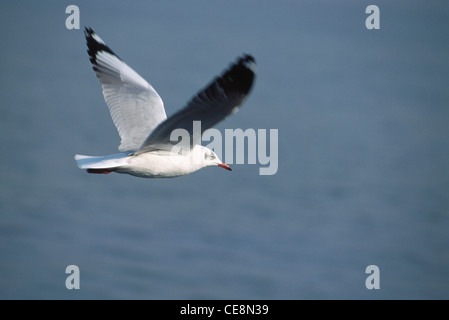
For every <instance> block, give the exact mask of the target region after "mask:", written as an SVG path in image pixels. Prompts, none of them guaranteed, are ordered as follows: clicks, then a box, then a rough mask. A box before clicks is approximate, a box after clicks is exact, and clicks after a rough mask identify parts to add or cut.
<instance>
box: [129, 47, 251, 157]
mask: <svg viewBox="0 0 449 320" xmlns="http://www.w3.org/2000/svg"><path fill="white" fill-rule="evenodd" d="M255 72H256V63H255V60H254V58H253V57H252V56H250V55H244V56H242V57H240V58H238V60H237V61H236V62H235V63H233V64H232V65H231V66H230V67H229V68H228V69H227V70H225V71H224V72H223V73H222V74H221V75H220V76H218V77H216V78H215V79H214V80H213V81H212V82H211V83H210V84H209V85H208V86H206V87H205V88H204V89H203V90H201V91H199V92H198V93H197V94H196V95H195V96H194V97H193V98H192V99H191V100H190V102H189V103H188V104H187V106H186V107H185V108H183V109H182V110H180V111H179V112H177V113H175V114H174V115H172V116H170V117H169V118H168V119H167V120H165V121H164V122H162V123H161V124H159V125H158V126H157V127H156V129H154V131H153V132H152V133H151V134H150V135H149V136H148V138H147V139H146V140H145V142H144V143H143V145H142V147H141V148H140V149H139V150H137V152H136V154H140V153H144V152H148V151H151V150H155V149H168V148H171V147H173V146H174V145H176V144H178V140H175V141H171V139H170V135H171V133H172V131H173V130H175V129H185V130H187V132H188V133H189V136H190V145H191V146H193V145H195V144H197V143H198V142H199V139H201V136H197V135H195V136H194V134H193V132H194V130H193V122H194V121H201V134H202V133H203V132H204V131H205V130H207V129H209V128H211V127H213V126H214V125H215V124H217V123H218V122H220V121H222V120H224V119H225V118H226V117H227V116H229V115H230V114H232V113H234V112H236V111H237V110H238V108H239V106H240V105H242V103H243V102H244V101H245V99H246V97H247V95H248V93H249V91H250V89H251V87H252V85H253V82H254V77H255Z"/></svg>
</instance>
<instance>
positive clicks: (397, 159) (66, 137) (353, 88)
mask: <svg viewBox="0 0 449 320" xmlns="http://www.w3.org/2000/svg"><path fill="white" fill-rule="evenodd" d="M371 2H372V1H371ZM371 2H368V1H357V4H355V2H354V1H338V2H335V1H279V2H273V1H226V2H223V3H215V2H211V1H193V2H190V1H189V2H186V1H165V2H160V1H158V2H156V1H142V2H135V3H134V2H133V3H128V2H126V3H125V2H124V3H116V2H106V1H97V2H95V4H92V3H90V2H85V1H75V2H73V4H77V5H78V6H79V8H80V11H81V25H82V26H84V25H87V26H91V27H92V28H93V29H94V30H95V31H96V32H97V33H98V34H100V35H101V37H102V38H103V39H104V40H105V41H106V43H107V44H108V45H110V46H111V47H112V48H113V49H114V50H115V51H116V52H117V54H118V55H119V56H120V57H121V58H123V59H124V60H125V61H127V62H128V63H129V64H130V65H131V66H132V67H133V68H135V69H136V70H137V71H138V72H139V73H140V74H141V75H142V76H143V77H144V78H146V79H147V80H148V81H149V82H150V83H151V84H152V85H153V86H154V87H155V88H156V90H157V91H158V92H159V94H160V95H161V96H162V98H163V99H164V102H165V106H166V110H167V114H169V115H170V114H173V113H174V112H175V111H177V110H178V109H179V108H181V107H182V106H183V105H184V103H185V102H186V101H187V100H188V99H189V98H190V97H191V96H192V95H193V94H195V93H196V91H197V90H198V89H200V88H201V87H202V86H203V85H205V84H206V83H207V82H208V81H209V80H210V79H212V77H213V76H214V75H215V74H217V73H219V72H220V71H221V70H222V69H223V68H224V67H225V66H226V65H227V64H228V63H229V62H231V61H232V60H233V59H234V58H235V57H236V56H238V55H240V54H241V53H243V52H249V53H252V54H253V55H254V56H255V57H256V60H257V63H258V77H257V81H256V85H255V88H254V90H253V92H252V94H251V96H250V97H249V99H248V101H247V103H246V104H245V106H244V107H243V108H242V109H241V110H240V112H238V113H237V114H235V115H233V116H232V117H230V118H229V119H227V120H226V121H225V122H223V123H221V124H220V125H219V126H218V129H220V130H222V131H224V129H226V128H231V129H233V128H242V129H247V128H254V129H278V130H279V143H278V156H279V170H278V172H277V174H275V175H272V176H260V175H259V167H260V165H259V164H256V165H249V164H243V165H238V164H234V165H233V169H234V170H233V171H232V172H228V171H226V170H222V169H220V168H206V169H203V170H202V171H199V172H197V173H194V174H192V175H189V176H185V177H181V178H176V179H165V180H163V179H162V180H150V179H139V178H134V177H131V176H125V175H118V174H109V175H88V174H86V173H85V172H83V171H81V170H79V169H78V168H77V167H76V165H75V162H74V160H73V156H74V154H75V153H81V154H92V155H102V154H111V153H115V152H116V151H117V149H116V147H117V146H118V144H119V137H118V134H117V133H116V130H115V128H114V126H113V124H112V121H111V118H110V116H109V114H108V111H107V107H106V105H105V103H104V101H103V97H102V95H101V88H100V86H99V84H98V82H97V80H96V78H95V76H94V74H93V72H92V70H91V66H90V63H89V60H88V57H87V54H86V47H85V41H84V38H83V34H82V31H81V30H67V29H66V28H65V19H66V17H67V14H65V7H66V6H67V4H65V3H62V2H56V1H45V2H29V3H27V4H25V3H24V2H17V3H16V2H14V3H13V2H4V3H2V4H1V5H0V17H1V19H0V24H1V28H0V34H1V38H2V44H1V50H0V65H1V74H0V81H1V86H0V88H1V89H0V92H1V97H2V103H1V106H0V114H1V116H0V146H1V150H2V154H1V160H0V163H1V166H0V176H1V179H0V298H2V299H12V298H21V299H22V298H23V299H54V298H57V299H81V298H87V299H98V298H100V299H315V298H317V299H340V298H341V299H349V298H355V299H379V298H386V299H430V298H434V299H435V298H436V299H447V298H449V276H448V270H449V246H448V244H449V243H448V240H449V237H448V230H449V218H448V214H449V212H448V211H449V139H448V138H449V126H448V120H449V107H448V102H449V94H448V87H449V62H448V61H449V60H448V56H449V43H448V41H447V30H449V28H448V26H449V20H448V19H447V17H448V13H449V6H448V5H447V3H446V2H444V1H432V2H430V3H426V4H424V2H423V1H392V2H390V1H388V3H387V2H382V3H380V4H379V8H380V15H381V16H380V18H381V20H380V26H381V29H380V30H371V31H369V30H367V29H366V28H365V19H366V17H367V16H368V15H367V14H366V13H365V8H366V7H367V6H368V5H370V4H373V3H371ZM72 264H74V265H77V266H78V267H79V269H80V274H81V277H80V279H81V289H80V290H71V291H69V290H67V289H66V287H65V280H66V277H67V275H66V274H65V268H66V267H67V266H68V265H72ZM368 265H377V266H378V267H379V269H380V290H367V289H366V287H365V279H366V277H367V276H368V275H367V274H365V268H366V267H367V266H368Z"/></svg>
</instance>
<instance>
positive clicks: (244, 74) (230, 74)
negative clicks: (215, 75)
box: [222, 54, 256, 95]
mask: <svg viewBox="0 0 449 320" xmlns="http://www.w3.org/2000/svg"><path fill="white" fill-rule="evenodd" d="M255 76H256V59H255V58H254V57H253V56H252V55H250V54H243V55H242V56H241V57H239V58H238V59H237V62H236V63H234V64H233V65H232V66H231V68H230V69H229V70H228V71H227V72H225V73H224V74H223V76H222V77H223V79H224V80H225V83H232V84H233V85H234V86H235V87H236V88H237V89H238V91H240V92H242V93H243V94H245V95H246V94H248V93H249V91H250V90H251V88H252V86H253V82H254V78H255Z"/></svg>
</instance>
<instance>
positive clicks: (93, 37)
mask: <svg viewBox="0 0 449 320" xmlns="http://www.w3.org/2000/svg"><path fill="white" fill-rule="evenodd" d="M84 35H85V37H86V43H87V53H88V54H89V58H90V62H92V64H94V65H95V64H96V63H97V54H98V52H101V51H104V52H107V53H110V54H112V55H114V56H116V57H117V58H119V57H118V56H117V55H116V54H115V53H114V51H112V50H111V48H109V47H108V46H107V45H106V44H105V43H104V42H103V40H102V39H101V38H100V37H99V36H98V35H97V34H96V33H95V31H94V30H93V29H92V28H90V27H84ZM119 59H120V58H119ZM120 60H121V59H120Z"/></svg>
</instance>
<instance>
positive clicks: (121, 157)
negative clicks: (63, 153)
mask: <svg viewBox="0 0 449 320" xmlns="http://www.w3.org/2000/svg"><path fill="white" fill-rule="evenodd" d="M129 155H130V153H129V152H123V153H118V154H111V155H109V156H84V155H80V154H77V155H75V160H76V163H77V165H78V167H79V168H80V169H105V168H117V167H121V166H123V165H126V164H127V163H128V156H129Z"/></svg>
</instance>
